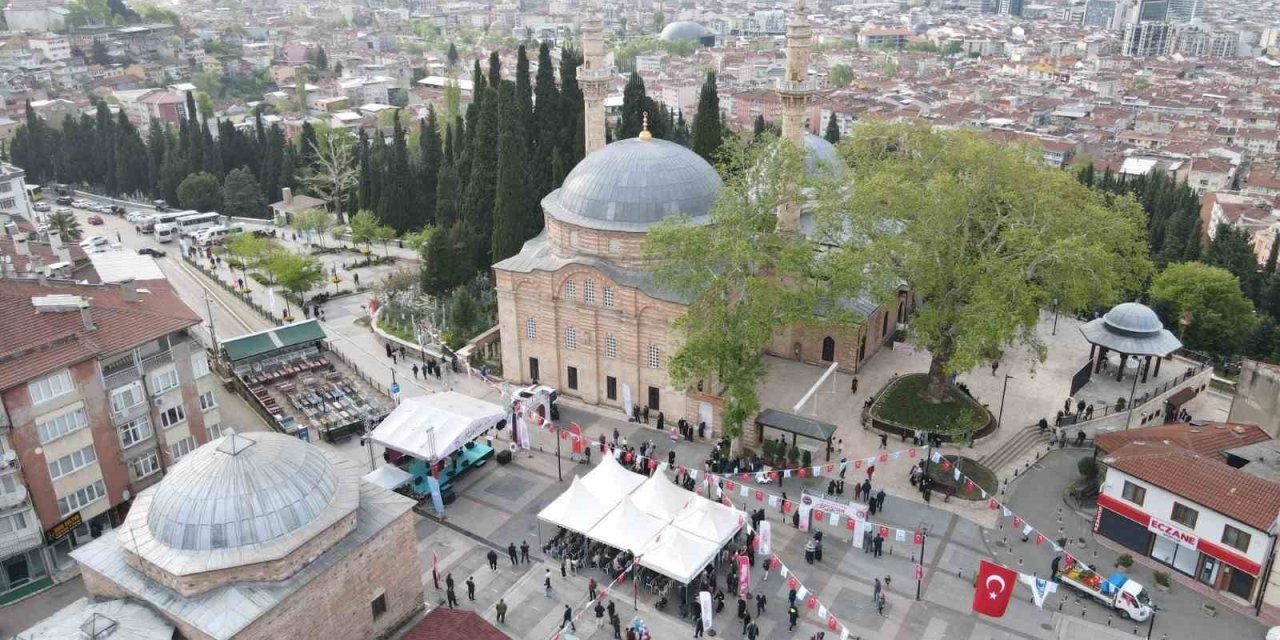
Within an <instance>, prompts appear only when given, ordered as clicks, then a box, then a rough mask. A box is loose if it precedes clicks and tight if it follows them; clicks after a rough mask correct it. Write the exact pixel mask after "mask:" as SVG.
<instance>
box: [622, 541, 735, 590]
mask: <svg viewBox="0 0 1280 640" xmlns="http://www.w3.org/2000/svg"><path fill="white" fill-rule="evenodd" d="M719 551H720V547H719V545H717V544H716V543H714V542H712V541H710V540H707V539H705V538H700V537H698V536H695V535H692V534H689V533H686V532H684V531H682V530H680V529H677V528H675V527H667V528H665V529H663V530H662V533H661V535H659V536H658V538H657V539H656V540H655V541H653V542H652V543H650V544H649V547H648V548H647V549H645V550H644V551H642V552H641V553H640V566H642V567H644V568H646V569H652V570H654V571H657V572H658V573H661V574H662V575H664V576H667V577H668V578H671V579H672V580H675V581H676V582H683V583H685V584H689V583H690V582H692V581H693V579H694V578H696V577H697V576H698V573H699V572H701V571H702V569H703V568H704V567H706V566H707V565H708V564H711V561H712V560H715V557H716V553H719Z"/></svg>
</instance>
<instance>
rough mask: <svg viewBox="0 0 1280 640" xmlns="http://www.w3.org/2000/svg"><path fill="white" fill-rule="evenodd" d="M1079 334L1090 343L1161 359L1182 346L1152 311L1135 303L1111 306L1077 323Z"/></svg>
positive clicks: (1126, 352) (1128, 353)
mask: <svg viewBox="0 0 1280 640" xmlns="http://www.w3.org/2000/svg"><path fill="white" fill-rule="evenodd" d="M1080 333H1082V334H1084V337H1085V340H1088V341H1089V343H1090V344H1094V345H1097V346H1100V347H1106V348H1107V349H1110V350H1112V351H1116V352H1118V353H1122V354H1125V355H1131V356H1159V357H1161V358H1163V357H1166V356H1168V355H1169V354H1171V353H1173V352H1174V351H1177V350H1178V349H1180V348H1182V341H1180V340H1178V338H1177V336H1174V335H1173V333H1171V332H1170V331H1169V330H1168V329H1165V328H1164V323H1162V322H1160V318H1159V317H1158V316H1156V312H1155V311H1152V310H1151V307H1148V306H1147V305H1145V304H1140V303H1137V302H1124V303H1121V304H1118V305H1116V306H1114V307H1112V308H1111V310H1110V311H1108V312H1107V313H1106V314H1105V315H1103V316H1102V317H1101V318H1095V319H1093V320H1090V321H1089V322H1086V323H1085V324H1084V325H1083V326H1081V327H1080Z"/></svg>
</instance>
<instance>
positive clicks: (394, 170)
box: [378, 116, 424, 232]
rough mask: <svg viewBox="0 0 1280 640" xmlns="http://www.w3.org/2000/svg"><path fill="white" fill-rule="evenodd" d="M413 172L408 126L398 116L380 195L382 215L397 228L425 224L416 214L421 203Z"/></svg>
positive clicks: (382, 217)
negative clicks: (417, 200) (412, 188)
mask: <svg viewBox="0 0 1280 640" xmlns="http://www.w3.org/2000/svg"><path fill="white" fill-rule="evenodd" d="M412 183H413V172H412V171H411V170H410V168H409V149H408V143H407V142H406V141H405V132H404V128H403V127H401V126H400V118H399V117H398V116H397V117H396V119H395V125H394V128H393V132H392V134H391V146H390V147H389V148H388V150H387V159H386V165H385V170H384V171H383V174H382V190H381V192H380V193H379V195H378V217H379V218H381V219H382V221H383V222H384V223H386V224H388V225H391V227H392V228H393V229H395V230H396V231H397V232H401V231H408V230H409V229H412V228H415V227H421V226H422V224H423V222H424V221H423V220H421V219H418V218H417V216H415V215H414V212H415V210H416V209H417V207H416V206H415V203H414V198H413V193H411V192H410V191H409V188H410V185H411V184H412Z"/></svg>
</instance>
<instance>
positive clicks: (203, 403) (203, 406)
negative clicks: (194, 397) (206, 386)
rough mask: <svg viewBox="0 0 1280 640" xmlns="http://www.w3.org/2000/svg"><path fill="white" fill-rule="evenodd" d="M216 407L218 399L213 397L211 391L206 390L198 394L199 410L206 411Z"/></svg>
mask: <svg viewBox="0 0 1280 640" xmlns="http://www.w3.org/2000/svg"><path fill="white" fill-rule="evenodd" d="M216 408H218V401H217V400H216V399H214V397H213V392H212V391H206V392H204V393H202V394H200V410H201V411H208V410H210V409H216Z"/></svg>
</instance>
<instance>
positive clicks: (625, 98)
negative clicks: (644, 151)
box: [613, 71, 719, 140]
mask: <svg viewBox="0 0 1280 640" xmlns="http://www.w3.org/2000/svg"><path fill="white" fill-rule="evenodd" d="M704 86H705V85H704ZM647 97H648V94H647V93H646V92H645V88H644V78H641V77H640V74H638V73H636V72H634V71H632V72H631V77H630V78H627V86H626V87H624V88H623V89H622V114H621V116H620V117H619V118H618V127H617V128H616V129H615V130H614V133H613V135H614V139H615V140H626V139H627V138H634V137H636V136H638V135H640V131H641V130H642V129H643V128H644V114H645V103H644V101H645V98H647ZM699 103H701V101H699ZM717 113H719V111H717ZM695 128H696V125H695Z"/></svg>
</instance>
